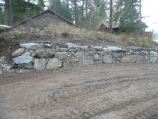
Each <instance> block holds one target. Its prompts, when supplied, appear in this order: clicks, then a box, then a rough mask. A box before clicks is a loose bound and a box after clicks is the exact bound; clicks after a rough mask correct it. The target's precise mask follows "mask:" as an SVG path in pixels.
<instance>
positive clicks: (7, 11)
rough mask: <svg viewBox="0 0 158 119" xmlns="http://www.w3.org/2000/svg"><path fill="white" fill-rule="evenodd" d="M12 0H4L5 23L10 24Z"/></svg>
mask: <svg viewBox="0 0 158 119" xmlns="http://www.w3.org/2000/svg"><path fill="white" fill-rule="evenodd" d="M12 20H13V19H12V0H5V24H6V25H9V26H12Z"/></svg>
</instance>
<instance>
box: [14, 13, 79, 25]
mask: <svg viewBox="0 0 158 119" xmlns="http://www.w3.org/2000/svg"><path fill="white" fill-rule="evenodd" d="M45 13H50V14H52V15H55V16H57V17H58V18H60V19H63V20H64V21H65V22H67V23H68V24H70V25H74V26H76V27H78V26H77V25H75V24H73V23H72V22H71V21H69V20H67V19H66V18H64V17H63V16H61V15H59V14H58V13H56V12H54V11H51V10H46V11H44V12H42V13H40V14H38V15H35V16H32V17H30V18H28V19H25V20H24V21H22V22H20V23H18V24H17V26H18V25H22V24H25V23H27V22H28V21H30V20H31V19H34V18H36V17H38V16H41V15H43V14H45Z"/></svg>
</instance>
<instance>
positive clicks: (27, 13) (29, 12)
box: [12, 0, 45, 23]
mask: <svg viewBox="0 0 158 119" xmlns="http://www.w3.org/2000/svg"><path fill="white" fill-rule="evenodd" d="M44 7H45V5H44V1H43V0H38V4H37V5H36V4H33V3H30V2H26V1H25V0H13V6H12V8H13V23H16V22H19V21H22V20H24V19H25V18H28V17H31V16H33V15H36V14H39V13H40V12H42V11H43V10H44Z"/></svg>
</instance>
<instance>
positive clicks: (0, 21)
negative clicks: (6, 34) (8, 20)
mask: <svg viewBox="0 0 158 119" xmlns="http://www.w3.org/2000/svg"><path fill="white" fill-rule="evenodd" d="M3 23H4V12H3V11H2V8H1V7H0V24H3Z"/></svg>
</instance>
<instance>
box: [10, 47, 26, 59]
mask: <svg viewBox="0 0 158 119" xmlns="http://www.w3.org/2000/svg"><path fill="white" fill-rule="evenodd" d="M24 52H25V49H24V48H19V49H17V50H16V51H14V52H13V53H12V57H18V56H20V55H22V54H23V53H24Z"/></svg>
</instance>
